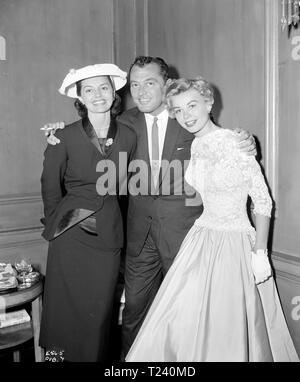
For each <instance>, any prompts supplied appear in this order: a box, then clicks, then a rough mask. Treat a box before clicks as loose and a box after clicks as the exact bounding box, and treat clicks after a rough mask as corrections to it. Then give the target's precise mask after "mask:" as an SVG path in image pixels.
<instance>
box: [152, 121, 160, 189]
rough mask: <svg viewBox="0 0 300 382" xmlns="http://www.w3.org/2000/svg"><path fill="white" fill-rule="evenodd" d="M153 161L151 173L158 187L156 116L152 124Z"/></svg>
mask: <svg viewBox="0 0 300 382" xmlns="http://www.w3.org/2000/svg"><path fill="white" fill-rule="evenodd" d="M151 138H152V162H151V173H152V179H153V183H154V186H155V187H157V181H158V175H159V141H158V126H157V117H154V120H153V125H152V137H151Z"/></svg>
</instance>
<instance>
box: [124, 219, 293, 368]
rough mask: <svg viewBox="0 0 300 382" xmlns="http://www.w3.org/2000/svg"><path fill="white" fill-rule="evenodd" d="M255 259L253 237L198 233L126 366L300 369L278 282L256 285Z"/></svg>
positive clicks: (175, 267)
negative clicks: (291, 365) (289, 364)
mask: <svg viewBox="0 0 300 382" xmlns="http://www.w3.org/2000/svg"><path fill="white" fill-rule="evenodd" d="M250 253H251V244H250V236H249V233H247V232H225V231H216V230H212V229H208V228H205V227H199V226H196V225H194V226H193V227H192V228H191V230H190V231H189V233H188V234H187V236H186V238H185V239H184V241H183V243H182V245H181V248H180V250H179V252H178V254H177V256H176V258H175V260H174V263H173V265H172V266H171V268H170V270H169V271H168V273H167V275H166V277H165V279H164V281H163V283H162V285H161V287H160V289H159V291H158V293H157V295H156V297H155V299H154V301H153V303H152V305H151V308H150V309H149V312H148V314H147V317H146V319H145V321H144V323H143V325H142V327H141V329H140V331H139V333H138V335H137V337H136V339H135V341H134V343H133V345H132V347H131V349H130V351H129V353H128V355H127V357H126V361H129V362H130V361H132V362H139V361H145V362H151V361H153V362H175V361H177V362H178V361H181V362H184V361H188V362H193V361H194V362H196V361H206V362H209V361H213V362H217V361H220V362H230V361H233V362H247V361H253V362H272V361H275V362H279V361H299V358H298V356H297V353H296V350H295V348H294V345H293V342H292V339H291V337H290V334H289V331H288V328H287V325H286V321H285V318H284V314H283V311H282V308H281V304H280V301H279V297H278V293H277V290H276V286H275V283H274V280H273V278H272V277H271V278H270V279H269V280H267V281H266V282H264V283H263V284H260V285H256V284H255V282H254V277H253V273H252V270H251V263H250V260H251V258H250Z"/></svg>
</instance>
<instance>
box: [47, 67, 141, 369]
mask: <svg viewBox="0 0 300 382" xmlns="http://www.w3.org/2000/svg"><path fill="white" fill-rule="evenodd" d="M125 84H126V73H125V72H123V71H122V70H120V69H119V68H118V67H117V66H116V65H113V64H98V65H90V66H87V67H84V68H81V69H78V70H74V69H71V70H70V72H69V73H68V74H67V76H66V77H65V79H64V81H63V83H62V86H61V88H60V89H59V92H60V93H61V94H64V95H66V96H69V97H71V98H76V101H75V107H76V108H77V109H78V111H79V114H80V116H81V117H82V118H81V119H80V120H79V121H77V122H74V123H73V124H71V125H69V126H67V127H66V128H65V129H64V130H61V131H60V132H58V133H57V136H58V138H59V139H60V143H59V144H57V145H55V146H52V145H48V146H47V149H46V151H45V158H44V167H43V173H42V177H41V183H42V197H43V202H44V213H45V230H44V232H43V237H44V238H45V239H46V240H48V241H49V252H48V262H47V272H46V280H45V290H44V304H43V314H42V322H41V333H40V345H41V346H42V347H44V348H46V349H47V350H49V351H51V350H54V351H62V352H63V358H64V359H65V360H68V361H91V362H93V361H103V360H105V359H106V358H105V355H106V353H107V347H108V341H109V338H108V333H109V327H110V321H111V312H112V305H113V296H114V292H115V287H116V282H117V277H118V272H119V265H120V252H121V248H122V246H123V226H122V216H121V212H120V206H119V200H118V199H119V194H120V187H122V190H121V191H122V192H123V193H124V190H125V191H126V189H125V188H124V185H126V179H127V164H126V161H127V162H129V160H130V159H131V157H132V155H133V153H134V150H135V146H136V135H135V133H134V132H133V131H132V130H130V129H129V128H128V127H126V126H125V125H122V124H120V123H117V122H116V120H115V116H116V114H117V113H116V109H117V108H118V107H117V106H118V104H119V103H120V98H119V96H118V95H117V94H116V90H119V89H120V88H122V87H123V86H124V85H125ZM105 180H107V181H106V182H105Z"/></svg>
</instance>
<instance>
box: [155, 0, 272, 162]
mask: <svg viewBox="0 0 300 382" xmlns="http://www.w3.org/2000/svg"><path fill="white" fill-rule="evenodd" d="M148 4H149V27H148V29H149V54H151V55H158V56H161V57H163V58H165V59H166V61H167V62H168V63H169V64H170V65H172V66H174V68H175V69H176V71H177V72H178V74H179V75H180V76H188V77H193V76H196V75H202V76H204V77H206V78H207V79H208V80H209V81H211V82H212V83H213V84H214V85H215V86H216V88H217V93H216V101H215V103H216V105H215V107H214V111H213V113H214V116H215V118H216V119H217V121H218V122H219V123H220V124H221V125H222V126H223V127H228V128H234V127H242V128H244V129H246V130H249V131H250V132H252V133H253V134H255V135H257V136H258V138H259V141H260V144H261V147H262V151H263V150H264V126H265V113H264V97H265V96H264V90H265V88H264V74H265V73H264V2H263V1H261V0H253V1H248V0H226V1H220V0H203V1H198V0H185V1H182V0H161V1H159V2H158V1H156V0H148ZM176 71H175V70H174V73H175V72H176ZM263 157H264V155H263Z"/></svg>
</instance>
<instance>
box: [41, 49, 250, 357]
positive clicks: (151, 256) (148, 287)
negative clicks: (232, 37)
mask: <svg viewBox="0 0 300 382" xmlns="http://www.w3.org/2000/svg"><path fill="white" fill-rule="evenodd" d="M167 79H168V65H167V64H166V63H165V61H164V60H163V59H161V58H158V57H146V56H140V57H137V58H136V59H135V61H134V62H133V64H132V65H131V67H130V70H129V80H130V92H131V95H132V99H133V101H134V103H135V104H136V107H135V108H133V109H130V110H128V111H125V112H124V113H123V114H122V115H121V116H120V117H119V121H120V122H121V123H122V124H125V125H127V126H129V127H130V128H132V129H133V130H134V131H135V132H136V133H137V149H136V153H135V160H136V161H137V163H138V164H141V170H140V172H139V174H138V175H139V176H138V178H139V182H138V185H137V186H136V187H135V189H134V184H132V183H133V182H131V181H132V180H133V179H134V177H135V174H134V175H133V176H132V177H131V179H130V182H129V183H130V184H129V189H130V191H131V192H130V195H129V207H128V217H127V251H126V265H125V308H124V310H123V316H122V330H123V356H125V355H126V354H127V352H128V350H129V348H130V346H131V345H132V343H133V341H134V338H135V336H136V334H137V332H138V330H139V328H140V326H141V324H142V322H143V320H144V318H145V316H146V313H147V311H148V309H149V307H150V305H151V303H152V301H153V299H154V297H155V295H156V293H157V291H158V289H159V286H160V284H161V282H162V279H163V277H164V275H165V274H166V272H167V271H168V269H169V267H170V266H171V264H172V261H173V259H174V258H175V256H176V254H177V252H178V250H179V247H180V245H181V243H182V241H183V239H184V237H185V235H186V234H187V232H188V231H189V229H190V228H191V227H192V225H193V223H194V221H195V220H196V218H197V217H199V216H200V214H201V212H202V203H201V199H200V201H199V198H196V197H195V195H191V193H190V192H188V191H190V189H189V188H188V186H187V184H186V183H185V182H184V169H185V168H186V166H187V163H188V160H189V159H190V147H191V143H192V141H193V139H194V135H192V134H190V133H188V132H187V131H186V130H185V129H183V128H181V127H180V125H179V124H178V123H177V122H176V120H174V119H170V118H169V115H168V111H167V110H166V106H165V104H164V92H165V84H166V81H167ZM56 127H58V126H56ZM59 127H63V126H61V125H60V126H59ZM50 128H53V125H50ZM237 139H238V140H239V141H240V142H241V143H240V145H241V149H243V150H244V151H246V152H249V153H250V154H252V155H255V154H256V149H255V143H254V139H253V137H252V136H250V135H249V134H248V133H247V132H245V131H242V132H240V133H237ZM48 142H49V143H54V144H55V143H56V142H57V141H56V140H55V137H52V138H50V140H48ZM173 164H175V168H173ZM135 191H141V192H140V193H139V194H137V195H136V192H135Z"/></svg>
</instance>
